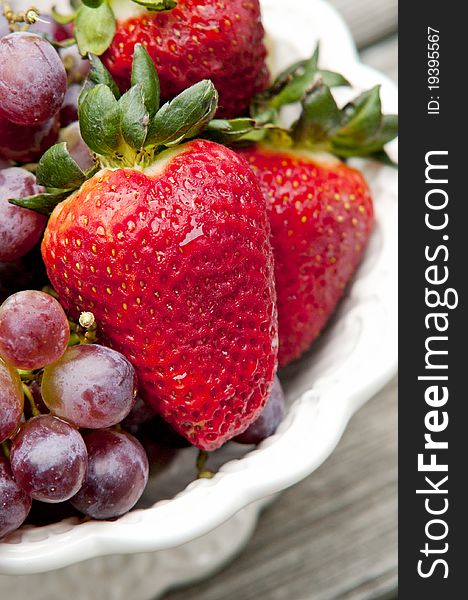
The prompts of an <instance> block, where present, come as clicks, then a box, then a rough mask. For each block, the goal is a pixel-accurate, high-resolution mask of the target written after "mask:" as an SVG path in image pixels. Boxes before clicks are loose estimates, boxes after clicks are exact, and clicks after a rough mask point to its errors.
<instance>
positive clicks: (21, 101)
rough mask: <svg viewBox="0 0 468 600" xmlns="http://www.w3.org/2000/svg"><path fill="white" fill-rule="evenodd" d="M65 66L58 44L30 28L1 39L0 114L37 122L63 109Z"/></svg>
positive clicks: (15, 120)
mask: <svg viewBox="0 0 468 600" xmlns="http://www.w3.org/2000/svg"><path fill="white" fill-rule="evenodd" d="M66 90H67V74H66V71H65V67H64V66H63V63H62V61H61V60H60V57H59V55H58V53H57V52H56V50H55V49H54V47H53V46H52V45H51V44H50V43H49V42H48V41H47V40H46V39H45V38H43V37H42V36H40V35H37V34H35V33H29V32H26V31H21V32H15V33H10V34H9V35H6V36H4V37H3V38H1V39H0V114H2V116H3V117H5V118H6V119H8V120H9V121H11V122H12V123H17V124H18V125H37V124H39V123H45V122H46V121H48V120H49V119H51V118H52V117H53V116H54V115H55V114H56V113H57V112H58V111H59V109H60V106H61V105H62V102H63V98H64V96H65V92H66Z"/></svg>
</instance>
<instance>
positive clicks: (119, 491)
mask: <svg viewBox="0 0 468 600" xmlns="http://www.w3.org/2000/svg"><path fill="white" fill-rule="evenodd" d="M84 440H85V442H86V447H87V449H88V472H87V475H86V478H85V481H84V483H83V486H82V488H81V490H80V491H79V492H78V494H77V495H76V496H75V497H74V498H72V500H71V503H72V504H73V506H74V507H75V508H76V509H78V510H79V511H80V512H82V513H83V514H85V515H87V516H89V517H93V518H94V519H110V518H111V517H118V516H120V515H123V514H124V513H126V512H127V511H129V510H130V509H131V508H132V507H133V506H134V505H135V504H136V503H137V501H138V500H139V498H140V496H141V495H142V493H143V491H144V489H145V487H146V483H147V482H148V470H149V466H148V458H147V456H146V454H145V451H144V449H143V446H142V445H141V444H140V442H138V440H136V439H135V438H134V437H133V436H131V435H130V434H128V433H124V432H119V431H113V430H112V429H101V430H98V431H92V432H89V433H86V434H85V435H84Z"/></svg>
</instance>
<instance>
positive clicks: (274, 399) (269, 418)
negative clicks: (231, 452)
mask: <svg viewBox="0 0 468 600" xmlns="http://www.w3.org/2000/svg"><path fill="white" fill-rule="evenodd" d="M284 412H285V403H284V392H283V388H282V387H281V383H280V380H279V379H278V377H275V381H274V383H273V387H272V389H271V392H270V397H269V398H268V402H267V403H266V406H265V408H264V409H263V411H262V412H261V414H260V416H259V417H258V419H256V420H255V421H254V422H253V423H252V425H250V427H249V428H248V429H247V430H246V431H244V433H241V434H240V435H238V436H236V437H235V438H234V441H235V442H238V443H239V444H259V443H260V442H262V441H263V440H264V439H266V438H267V437H270V435H273V434H274V433H275V431H276V429H277V428H278V425H279V424H280V423H281V421H282V419H283V416H284Z"/></svg>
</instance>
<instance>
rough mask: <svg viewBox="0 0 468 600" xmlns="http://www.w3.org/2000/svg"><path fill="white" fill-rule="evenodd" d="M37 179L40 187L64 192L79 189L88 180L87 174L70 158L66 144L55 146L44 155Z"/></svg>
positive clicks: (40, 162) (37, 172)
mask: <svg viewBox="0 0 468 600" xmlns="http://www.w3.org/2000/svg"><path fill="white" fill-rule="evenodd" d="M36 178H37V183H38V184H39V185H43V186H44V187H47V188H59V189H62V190H69V189H74V188H78V187H80V185H81V184H82V183H83V182H84V181H85V180H86V176H85V174H84V173H83V171H82V170H81V169H80V167H79V166H78V165H77V164H76V162H75V161H74V160H73V158H72V157H71V156H70V154H69V152H68V149H67V143H66V142H62V143H60V144H55V146H52V147H51V148H49V149H48V150H47V151H46V152H45V153H44V154H43V155H42V158H41V160H40V161H39V164H38V165H37V171H36Z"/></svg>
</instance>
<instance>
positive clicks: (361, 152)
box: [331, 115, 398, 164]
mask: <svg viewBox="0 0 468 600" xmlns="http://www.w3.org/2000/svg"><path fill="white" fill-rule="evenodd" d="M397 135H398V117H397V115H383V116H382V117H381V125H380V128H379V129H378V130H377V131H376V133H375V134H374V135H373V136H370V137H369V138H368V139H367V140H365V141H364V142H360V143H357V144H355V145H351V144H350V143H349V140H346V143H345V144H342V140H341V138H340V137H336V138H332V140H331V142H332V151H333V152H334V153H335V154H336V155H337V156H341V157H342V158H348V157H351V156H369V157H373V158H375V159H376V160H380V161H381V162H385V164H390V163H389V161H390V162H392V161H391V159H388V160H387V159H386V158H385V157H384V155H385V152H384V150H383V148H384V146H385V144H388V142H391V141H392V140H393V139H394V138H396V136H397ZM381 156H382V157H384V158H379V157H381Z"/></svg>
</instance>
